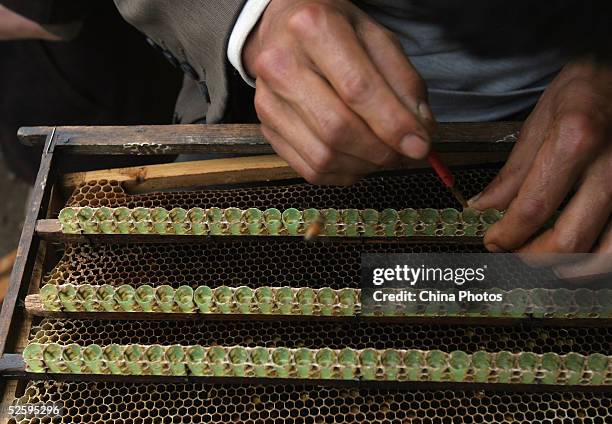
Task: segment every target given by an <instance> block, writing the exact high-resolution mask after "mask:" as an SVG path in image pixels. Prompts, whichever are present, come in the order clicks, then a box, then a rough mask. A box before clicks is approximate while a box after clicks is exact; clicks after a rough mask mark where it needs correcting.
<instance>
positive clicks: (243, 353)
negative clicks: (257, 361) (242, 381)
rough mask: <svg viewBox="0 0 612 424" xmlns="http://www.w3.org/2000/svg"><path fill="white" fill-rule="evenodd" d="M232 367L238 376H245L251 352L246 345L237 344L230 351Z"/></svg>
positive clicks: (233, 372)
mask: <svg viewBox="0 0 612 424" xmlns="http://www.w3.org/2000/svg"><path fill="white" fill-rule="evenodd" d="M228 356H229V360H230V368H231V370H232V374H233V375H234V376H236V377H245V376H246V375H247V371H248V368H249V352H248V350H246V349H245V348H244V347H241V346H235V347H233V348H231V349H230V351H229V353H228Z"/></svg>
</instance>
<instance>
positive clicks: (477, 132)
mask: <svg viewBox="0 0 612 424" xmlns="http://www.w3.org/2000/svg"><path fill="white" fill-rule="evenodd" d="M519 129H520V123H513V122H502V123H491V124H443V125H441V126H440V130H439V133H438V136H437V139H436V140H435V145H436V149H437V151H438V152H440V153H441V156H442V157H444V158H445V160H446V161H447V162H448V163H449V164H450V165H474V164H481V163H492V162H500V161H503V160H504V159H505V158H506V157H507V155H508V153H509V152H510V150H511V149H512V147H513V145H514V142H515V141H516V140H517V139H518V133H519ZM19 137H20V139H21V141H22V142H23V143H24V144H27V145H31V146H42V150H43V153H42V157H41V163H40V168H39V171H38V175H37V178H36V182H35V185H34V190H33V194H32V200H31V204H30V207H29V208H28V211H27V216H26V219H25V223H24V228H23V232H22V235H21V239H20V242H19V249H18V252H17V258H16V262H15V266H14V268H13V272H12V274H11V277H10V287H9V290H8V293H7V296H6V298H5V301H4V304H3V306H2V311H1V314H0V355H1V356H0V375H1V383H2V385H3V389H4V393H5V397H4V399H5V400H7V399H10V398H11V396H14V394H15V393H18V392H19V386H18V384H17V382H16V381H17V379H23V380H24V381H27V380H28V379H32V378H40V375H38V376H33V375H31V374H29V373H26V372H25V368H24V364H23V361H22V359H21V355H20V352H21V351H22V350H23V348H24V347H25V344H26V343H27V337H28V334H29V331H30V328H31V325H32V321H33V317H32V316H31V314H28V311H27V310H26V308H25V300H26V296H27V295H28V294H35V293H37V291H38V289H39V286H40V283H41V281H42V275H43V273H44V272H45V266H46V264H48V263H49V262H50V261H51V260H52V259H53V256H54V251H53V249H52V248H51V247H52V246H53V245H54V244H55V243H58V242H59V243H61V242H63V241H74V240H75V239H74V238H72V239H71V238H70V237H67V235H64V234H62V233H61V231H60V229H59V225H58V222H57V220H56V219H52V218H53V217H55V216H57V213H58V212H59V210H60V209H61V208H62V206H63V204H64V202H65V199H66V197H67V196H68V195H69V194H70V192H71V190H72V189H73V188H74V187H75V186H77V185H78V184H79V183H81V182H86V181H88V180H92V179H100V178H105V179H112V180H117V181H120V182H121V183H122V184H123V185H124V186H125V187H127V188H128V189H129V190H130V191H131V192H133V193H141V192H148V191H152V190H160V189H171V188H189V187H194V186H206V185H218V184H227V183H244V182H250V181H274V180H283V179H289V178H295V177H297V175H296V174H295V172H294V171H293V170H292V169H291V168H290V167H289V166H288V165H287V163H286V162H284V161H283V160H282V159H280V158H279V157H277V156H275V155H273V154H272V153H273V152H272V149H271V147H270V146H269V145H268V144H267V142H266V141H265V140H264V139H263V137H262V136H261V133H260V131H259V129H258V126H256V125H210V126H206V125H170V126H135V127H34V128H22V129H21V130H20V132H19ZM206 153H239V154H245V155H258V156H247V157H241V158H231V159H216V160H208V161H200V162H184V163H170V164H157V165H147V166H137V167H128V168H121V169H110V170H95V171H84V172H77V173H68V174H67V173H66V172H65V165H66V161H65V159H66V158H67V157H69V158H72V159H73V160H74V158H75V157H76V158H78V157H79V156H82V155H93V156H96V155H116V156H127V157H129V156H151V155H160V154H165V155H177V154H206ZM426 166H427V165H426V164H425V163H423V162H420V161H406V162H405V163H403V164H401V166H400V167H401V168H404V169H405V168H423V167H426ZM80 240H81V241H88V242H90V241H92V240H91V238H89V237H88V236H83V237H82V238H81V239H80ZM97 241H100V242H107V241H108V240H104V239H103V238H102V237H101V239H100V240H97ZM131 241H138V240H131ZM164 241H171V240H164ZM464 322H465V321H464ZM584 324H585V323H581V325H584ZM594 325H597V324H594ZM71 378H74V376H72V377H71ZM86 378H92V379H102V380H104V379H106V380H109V379H113V378H115V379H117V378H118V377H116V376H79V377H78V378H77V379H80V380H83V379H86ZM141 380H142V381H146V380H147V378H144V377H140V378H134V377H132V378H130V381H141ZM181 381H184V379H181ZM20 387H21V388H23V385H21V386H20ZM16 388H17V392H15V389H16Z"/></svg>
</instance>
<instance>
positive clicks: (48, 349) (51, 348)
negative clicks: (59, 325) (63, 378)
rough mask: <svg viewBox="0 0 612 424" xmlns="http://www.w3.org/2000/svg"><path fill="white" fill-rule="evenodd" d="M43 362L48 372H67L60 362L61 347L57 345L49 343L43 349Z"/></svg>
mask: <svg viewBox="0 0 612 424" xmlns="http://www.w3.org/2000/svg"><path fill="white" fill-rule="evenodd" d="M42 357H43V361H44V362H45V366H46V367H47V369H48V370H49V372H51V373H54V374H60V373H64V372H67V369H66V366H65V365H64V362H63V360H62V346H60V345H59V344H57V343H50V344H48V345H46V346H45V347H44V348H43V352H42Z"/></svg>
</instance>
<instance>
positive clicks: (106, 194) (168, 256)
mask: <svg viewBox="0 0 612 424" xmlns="http://www.w3.org/2000/svg"><path fill="white" fill-rule="evenodd" d="M496 172H497V169H496V168H490V169H468V170H462V171H457V172H456V177H457V180H458V184H459V186H460V187H461V188H462V190H463V191H464V192H465V194H466V196H471V195H474V194H476V193H478V192H479V191H480V190H481V189H483V188H484V187H485V185H486V184H487V183H488V182H489V181H490V180H491V179H492V178H493V177H494V175H495V174H496ZM373 205H376V208H378V209H381V210H382V209H385V208H395V209H401V208H439V209H442V208H447V207H458V206H459V205H458V204H456V203H455V200H454V199H453V197H452V196H451V195H450V194H449V193H448V192H446V190H445V189H444V188H443V186H442V185H441V184H440V182H439V181H438V180H437V178H436V177H435V176H434V175H433V174H431V173H428V172H419V173H415V174H410V175H403V176H390V177H385V178H379V177H374V178H369V179H367V180H364V181H362V182H360V183H358V184H357V185H356V186H355V187H352V188H339V187H314V186H310V185H308V184H288V185H280V184H276V185H273V186H266V187H262V186H258V187H254V188H249V187H241V188H235V189H228V190H226V189H211V190H199V191H191V192H168V193H152V194H146V195H129V194H127V193H126V192H125V191H124V189H123V188H122V187H121V186H120V185H119V184H118V183H116V182H108V181H100V182H90V183H86V184H83V185H81V186H80V187H78V188H77V189H76V190H75V191H74V193H73V195H72V196H71V198H70V199H69V201H68V203H67V206H80V207H85V206H90V207H100V206H108V207H128V208H136V207H146V208H154V207H164V208H168V209H171V208H174V207H181V208H185V209H189V208H193V207H202V208H207V207H212V206H215V207H219V208H229V207H237V208H245V209H246V208H249V207H256V208H260V209H266V208H278V209H286V208H289V207H295V208H300V209H307V208H319V209H323V208H356V209H364V208H368V207H372V206H373ZM362 251H364V252H372V253H375V252H397V253H400V252H481V251H484V249H483V248H482V247H477V246H473V245H472V246H470V245H464V244H460V243H453V244H440V243H431V244H430V243H428V244H420V245H406V244H402V243H398V242H393V243H390V244H385V245H382V244H373V245H366V244H335V243H334V244H331V243H312V244H308V245H306V244H304V243H303V241H302V240H295V241H286V240H282V241H281V240H278V241H276V240H275V241H274V243H266V242H262V241H259V240H257V241H253V240H244V241H243V240H240V241H237V242H235V243H232V242H222V241H219V242H216V243H209V244H206V245H187V244H185V245H166V244H164V245H121V246H118V245H96V246H94V245H80V244H71V245H67V246H66V250H65V254H64V256H63V258H62V259H61V260H60V262H59V263H58V264H57V266H56V267H55V268H54V269H53V270H51V271H50V272H49V274H48V275H46V276H45V281H46V282H49V281H53V282H54V283H57V284H61V283H71V284H96V285H100V284H111V285H113V286H120V285H122V284H131V285H133V286H140V285H143V284H150V285H151V286H153V287H158V286H160V285H163V284H168V285H170V286H172V287H174V288H178V287H179V286H181V285H189V286H191V287H193V288H195V287H197V286H198V285H202V284H206V285H209V286H211V287H219V286H221V285H227V286H230V287H239V286H244V285H248V286H249V287H253V288H255V287H261V286H271V287H282V286H291V287H303V286H306V285H308V286H311V287H313V288H321V287H326V286H329V287H332V288H334V289H342V288H345V287H352V288H358V287H359V273H360V253H361V252H362ZM332 270H334V271H333V272H332ZM611 332H612V329H607V328H595V327H592V328H568V329H564V328H535V327H530V326H528V325H526V324H524V325H519V326H515V327H501V328H500V327H492V326H483V327H480V326H448V325H439V324H430V325H401V324H376V323H366V322H362V321H356V322H352V323H331V322H327V323H323V322H300V323H299V324H298V325H287V323H279V322H272V321H271V322H249V321H245V322H229V321H228V322H220V321H209V322H206V321H199V322H192V323H189V325H185V323H184V322H176V321H174V322H173V321H96V320H87V321H86V320H72V319H67V320H57V319H50V318H46V319H43V320H41V321H40V322H39V323H38V324H37V325H36V326H34V327H33V328H32V332H31V337H30V340H31V341H32V342H39V343H54V342H55V343H60V344H68V343H71V342H74V343H78V344H79V345H81V346H84V345H87V344H93V343H96V344H100V345H105V344H110V343H118V344H133V343H135V344H156V343H159V344H164V345H170V344H180V345H183V346H187V345H196V344H199V345H206V346H212V345H223V346H232V345H241V346H249V347H255V346H266V347H270V348H271V347H280V346H284V347H288V348H299V347H309V348H321V347H330V348H332V349H341V348H344V347H346V346H349V347H352V348H354V349H365V348H375V349H387V348H396V349H422V350H431V349H441V350H443V351H445V352H451V351H454V350H463V351H466V352H468V353H474V352H477V351H479V350H486V351H489V352H498V351H502V350H507V351H511V352H514V353H519V352H522V351H528V352H534V353H537V354H543V353H546V352H554V353H558V354H567V353H569V352H572V351H573V352H577V353H581V354H584V355H588V354H591V353H595V352H598V353H602V354H605V355H610V350H611V349H612V347H611V345H610V340H611V334H610V333H611ZM18 402H19V403H37V402H58V403H60V404H61V405H63V406H64V408H65V414H64V416H63V417H62V418H57V419H53V420H41V421H42V422H57V423H60V422H65V423H90V422H96V423H102V422H104V423H117V424H119V423H121V424H127V423H140V422H143V423H183V422H185V423H192V422H196V423H197V422H202V423H210V422H212V423H222V422H223V423H225V422H245V423H248V424H253V423H255V422H266V423H285V422H286V423H292V424H294V423H295V424H297V423H330V424H331V423H336V422H373V423H382V422H385V423H387V422H393V423H454V422H458V423H459V422H462V423H492V422H500V423H502V422H505V423H510V422H512V423H514V422H520V423H531V422H549V423H555V424H556V423H563V424H565V423H591V422H592V423H602V424H603V423H607V422H610V409H611V408H612V402H611V400H610V396H609V394H608V393H597V392H594V393H592V392H553V393H500V392H497V393H494V392H489V391H456V390H453V391H450V390H431V391H422V390H413V389H401V390H399V389H383V388H373V387H370V388H359V387H354V388H350V389H340V388H327V387H322V386H310V385H302V384H300V385H289V384H282V385H266V386H262V385H231V384H223V385H205V384H124V383H69V382H43V381H32V382H30V383H29V384H28V386H27V388H26V391H25V394H24V396H22V397H21V398H20V399H18ZM41 421H37V420H32V421H29V420H25V419H20V420H18V421H17V422H41Z"/></svg>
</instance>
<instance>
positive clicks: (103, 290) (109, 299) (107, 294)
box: [96, 284, 115, 312]
mask: <svg viewBox="0 0 612 424" xmlns="http://www.w3.org/2000/svg"><path fill="white" fill-rule="evenodd" d="M96 299H97V300H98V302H99V303H100V306H101V307H102V309H103V310H104V311H106V312H113V311H115V288H114V287H113V286H111V285H110V284H103V285H101V286H100V287H98V290H96Z"/></svg>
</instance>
